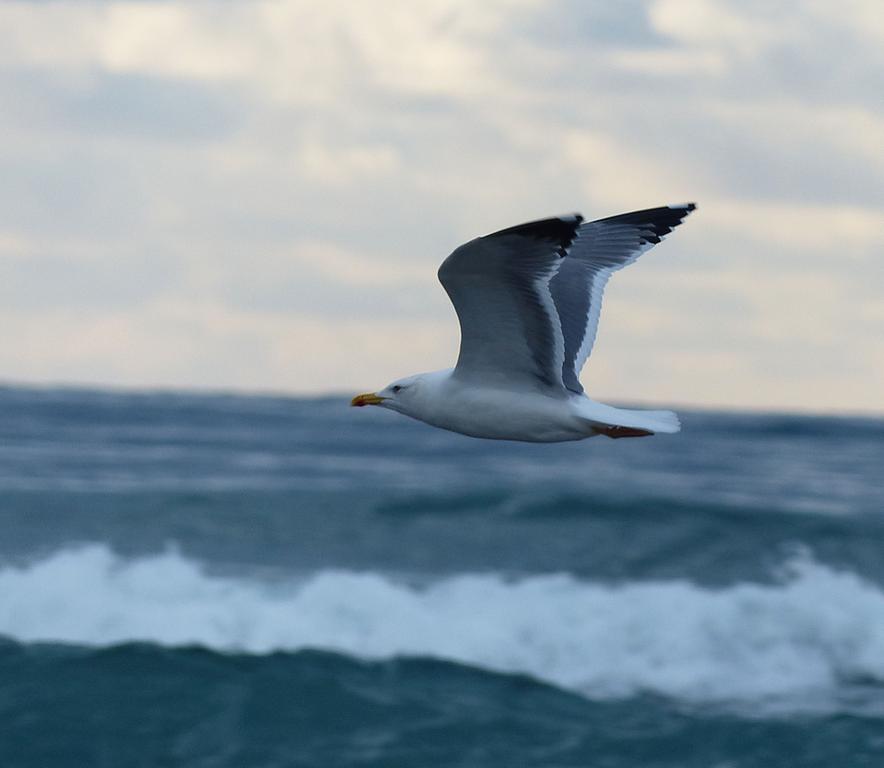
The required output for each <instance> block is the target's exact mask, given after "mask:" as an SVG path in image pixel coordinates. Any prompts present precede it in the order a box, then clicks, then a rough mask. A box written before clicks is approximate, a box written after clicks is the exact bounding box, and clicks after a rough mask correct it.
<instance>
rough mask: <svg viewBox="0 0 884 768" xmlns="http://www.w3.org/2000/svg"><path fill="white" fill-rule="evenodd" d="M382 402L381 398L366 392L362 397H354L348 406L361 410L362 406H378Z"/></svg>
mask: <svg viewBox="0 0 884 768" xmlns="http://www.w3.org/2000/svg"><path fill="white" fill-rule="evenodd" d="M382 402H384V398H383V397H378V396H377V395H376V394H375V393H374V392H367V393H366V394H364V395H356V397H354V398H353V399H352V400H351V401H350V405H354V406H356V407H357V408H361V407H362V406H363V405H380V404H381V403H382Z"/></svg>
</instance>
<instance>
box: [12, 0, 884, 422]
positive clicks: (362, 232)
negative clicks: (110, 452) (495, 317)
mask: <svg viewBox="0 0 884 768" xmlns="http://www.w3.org/2000/svg"><path fill="white" fill-rule="evenodd" d="M882 72H884V5H882V3H881V2H880V0H842V2H838V3H833V2H830V1H829V0H825V1H822V2H820V1H817V0H808V1H807V2H802V3H793V2H777V1H774V2H771V1H770V0H646V1H641V0H620V1H619V2H610V0H604V2H595V1H588V2H587V1H580V0H560V1H558V2H546V1H541V0H483V2H481V3H478V2H475V1H474V0H422V1H421V2H419V3H415V2H413V1H412V0H384V1H383V2H380V1H379V2H372V3H366V2H358V1H352V2H351V1H348V0H336V1H335V2H330V3H324V4H319V3H314V2H300V1H298V0H292V1H291V2H277V1H264V0H257V1H255V2H232V1H226V2H225V1H217V2H211V3H208V2H176V1H175V0H164V1H159V2H133V1H127V2H70V3H64V2H45V1H42V2H38V1H36V0H32V1H31V2H3V3H2V4H0V380H2V381H7V382H23V383H38V384H61V383H64V384H85V385H93V384H96V385H111V386H127V387H129V386H131V387H138V388H153V387H164V388H165V387H172V388H199V389H211V390H246V391H273V392H286V393H304V394H314V393H326V392H340V393H345V392H351V391H365V390H369V389H375V388H379V387H381V386H382V385H384V384H386V383H387V382H389V381H390V380H393V379H395V378H398V377H400V376H404V375H407V374H410V373H415V372H418V371H425V370H433V369H437V368H446V367H449V366H451V365H453V364H454V361H455V359H456V356H457V345H458V327H457V320H456V317H455V315H454V312H453V309H452V308H451V306H450V304H449V303H448V300H447V297H446V296H445V294H444V292H443V290H442V288H441V286H440V285H439V284H438V282H437V280H436V275H435V272H436V269H437V267H438V265H439V263H441V261H442V260H443V259H444V258H445V256H446V255H447V254H448V253H449V252H450V251H452V250H453V249H454V248H455V247H456V246H458V245H459V244H460V243H462V242H465V241H467V240H470V239H472V238H473V237H476V236H478V235H481V234H485V233H488V232H491V231H494V230H497V229H500V228H503V227H506V226H510V225H513V224H517V223H520V222H523V221H527V220H533V219H537V218H543V217H545V216H551V215H557V214H563V213H570V212H573V211H580V212H581V213H583V215H584V216H585V217H586V218H588V219H593V218H600V217H602V216H609V215H612V214H616V213H620V212H624V211H629V210H635V209H640V208H646V207H652V206H657V205H665V204H669V203H679V202H684V201H696V202H697V204H698V210H697V211H696V212H695V213H694V214H692V215H691V216H690V217H689V218H688V220H687V221H686V222H685V224H684V225H683V226H682V227H680V228H679V229H678V230H677V231H676V232H675V233H673V234H672V235H671V236H670V237H669V238H668V239H667V240H666V241H665V243H663V244H662V245H660V246H657V247H656V248H654V249H652V250H651V251H650V252H649V253H647V254H646V255H644V256H643V257H642V259H641V260H640V261H639V262H638V263H637V264H635V265H633V266H631V267H629V268H628V269H626V270H624V271H622V272H619V273H617V274H616V275H615V276H614V277H613V279H612V280H611V282H610V283H609V285H608V289H607V292H606V297H605V305H604V308H603V311H602V317H601V324H600V329H599V337H598V340H597V343H596V347H595V349H594V351H593V355H592V357H591V358H590V360H589V363H588V365H587V367H586V368H585V369H584V372H583V375H582V377H581V378H582V381H583V383H584V386H585V387H586V388H587V390H588V392H589V394H590V395H591V396H592V397H594V398H596V399H601V400H606V399H607V400H609V401H615V402H616V401H621V402H622V401H631V402H647V403H652V402H653V403H668V404H675V405H679V404H683V405H694V406H703V407H730V408H759V409H788V410H814V411H856V412H875V413H884V265H882V255H884V254H882V241H884V99H882V97H881V73H882Z"/></svg>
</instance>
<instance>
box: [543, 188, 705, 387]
mask: <svg viewBox="0 0 884 768" xmlns="http://www.w3.org/2000/svg"><path fill="white" fill-rule="evenodd" d="M695 208H696V205H695V204H694V203H685V204H683V205H669V206H664V207H661V208H649V209H647V210H644V211H633V212H632V213H623V214H620V215H619V216H610V217H608V218H606V219H598V220H596V221H590V222H588V223H586V224H583V225H581V226H580V228H579V229H578V230H577V237H575V238H574V240H573V242H572V243H571V246H570V248H569V249H568V251H567V254H566V257H565V258H564V259H563V260H562V262H561V264H560V266H559V269H558V271H557V273H556V275H555V277H554V278H553V279H552V280H551V281H550V292H551V294H552V298H553V302H554V303H555V305H556V309H557V310H558V313H559V317H560V319H561V322H562V328H563V330H564V337H565V355H564V361H563V364H562V381H563V383H564V385H565V387H566V388H567V389H568V390H570V391H572V392H576V393H578V394H579V393H581V392H583V387H582V386H581V384H580V379H579V378H578V377H579V376H580V371H581V370H582V369H583V365H584V363H586V360H587V358H588V357H589V354H590V352H591V351H592V345H593V343H594V342H595V337H596V332H597V331H598V324H599V314H600V312H601V309H602V295H603V293H604V291H605V286H606V285H607V283H608V280H609V279H610V277H611V275H612V274H613V273H614V272H616V271H617V270H618V269H622V268H623V267H625V266H626V265H627V264H631V263H632V262H633V261H635V260H636V259H637V258H638V257H639V256H641V255H642V254H643V253H644V252H645V251H647V250H648V249H650V248H652V247H653V246H655V245H656V244H657V243H659V242H660V241H661V240H662V239H663V238H664V237H665V236H666V235H668V234H669V233H670V232H672V230H673V229H675V228H676V227H677V226H678V225H679V224H681V222H682V221H684V219H685V217H686V216H687V215H688V214H689V213H690V212H691V211H693V210H694V209H695Z"/></svg>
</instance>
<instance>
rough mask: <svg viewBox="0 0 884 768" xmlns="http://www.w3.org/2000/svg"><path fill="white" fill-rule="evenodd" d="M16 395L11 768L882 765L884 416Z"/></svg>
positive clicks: (5, 399)
mask: <svg viewBox="0 0 884 768" xmlns="http://www.w3.org/2000/svg"><path fill="white" fill-rule="evenodd" d="M681 415H682V420H683V425H684V430H683V432H682V433H681V434H679V435H675V436H657V437H654V438H650V439H642V440H620V441H611V440H606V439H603V438H597V439H594V440H590V441H586V442H583V443H568V444H561V445H521V444H512V443H497V442H485V441H479V440H473V439H470V438H466V437H461V436H458V435H453V434H448V433H445V432H441V431H438V430H433V429H430V428H429V427H425V426H424V425H421V424H419V423H416V422H411V421H409V420H407V419H404V418H401V417H397V416H395V415H394V414H391V413H388V412H380V411H377V410H375V409H367V408H366V409H360V410H354V409H349V408H348V407H347V400H346V398H342V397H335V398H324V399H294V398H283V397H245V396H242V397H241V396H228V395H191V394H174V393H142V394H136V393H120V392H102V391H85V390H74V389H25V388H14V387H7V388H0V636H2V639H0V766H2V767H3V768H16V767H19V766H20V767H21V768H30V767H31V766H33V767H35V768H36V767H37V766H40V768H51V767H52V766H77V767H79V766H108V767H109V768H125V767H126V766H151V767H152V766H178V765H180V766H189V767H190V766H232V767H236V768H248V767H250V766H256V767H257V766H263V767H266V768H270V767H271V766H272V767H276V766H321V767H323V768H334V767H335V766H376V767H377V768H382V767H383V768H394V767H396V766H462V767H463V768H467V767H469V768H473V767H478V766H506V767H507V768H510V767H515V768H521V767H523V766H525V767H530V766H544V767H545V768H546V767H549V768H565V767H568V768H570V767H572V766H573V767H574V768H576V767H577V766H586V767H595V766H598V767H600V768H601V767H603V766H604V767H605V768H635V767H639V766H642V767H644V766H649V767H650V766H653V767H654V768H664V766H665V767H666V768H669V767H671V768H676V767H678V768H684V767H689V768H693V767H694V766H696V767H697V768H749V767H750V766H752V767H756V766H757V767H758V768H771V767H775V766H790V767H793V768H794V767H803V766H820V768H823V767H825V768H850V767H851V766H884V556H882V553H884V420H881V419H863V418H846V417H845V418H835V417H813V416H794V415H781V414H743V413H709V412H682V414H681Z"/></svg>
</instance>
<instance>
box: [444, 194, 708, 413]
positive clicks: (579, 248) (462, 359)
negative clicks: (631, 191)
mask: <svg viewBox="0 0 884 768" xmlns="http://www.w3.org/2000/svg"><path fill="white" fill-rule="evenodd" d="M694 207H695V206H694V205H693V204H692V203H689V204H686V205H681V206H669V207H665V208H651V209H648V210H645V211H635V212H633V213H626V214H622V215H620V216H612V217H610V218H607V219H599V220H597V221H592V222H589V223H586V224H583V223H582V221H583V219H582V217H581V216H579V215H576V214H575V215H572V216H563V217H560V218H555V219H544V220H542V221H536V222H531V223H529V224H522V225H519V226H516V227H510V228H509V229H505V230H501V231H500V232H495V233H493V234H491V235H486V236H485V237H480V238H477V239H475V240H472V241H470V242H469V243H466V244H465V245H462V246H460V248H458V249H456V250H455V251H454V252H453V253H452V254H451V255H450V256H449V257H448V258H447V259H446V260H445V261H444V262H443V263H442V266H441V267H440V268H439V280H440V282H441V283H442V285H443V287H444V288H445V290H446V292H447V293H448V295H449V297H450V298H451V302H452V304H454V308H455V310H456V312H457V316H458V320H459V321H460V328H461V343H460V353H459V355H458V360H457V366H456V367H455V376H457V377H459V378H462V379H465V380H481V381H482V382H483V383H485V384H494V385H497V386H501V387H520V388H521V387H530V388H534V389H540V390H543V391H545V392H546V393H547V394H551V395H555V396H562V397H566V396H568V395H569V393H572V392H573V393H578V394H579V393H582V392H583V387H582V386H581V384H580V380H579V378H578V376H579V373H580V370H581V368H582V367H583V364H584V363H585V361H586V359H587V357H589V353H590V351H591V349H592V344H593V341H594V340H595V336H596V329H597V327H598V319H599V313H600V311H601V302H602V294H603V292H604V289H605V285H606V284H607V281H608V278H609V277H610V276H611V274H612V273H613V272H615V271H616V270H618V269H622V268H623V267H624V266H626V265H627V264H630V263H631V262H633V261H635V260H636V259H637V258H638V257H639V256H640V255H641V254H642V253H643V252H644V251H646V250H647V249H648V248H650V247H652V246H653V245H654V244H656V243H659V242H660V240H661V239H662V237H663V236H664V235H666V234H668V233H669V232H671V231H672V229H674V228H675V227H676V226H678V224H680V223H681V221H682V220H683V219H684V217H685V216H686V215H687V214H688V213H689V212H690V211H692V210H693V209H694Z"/></svg>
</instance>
